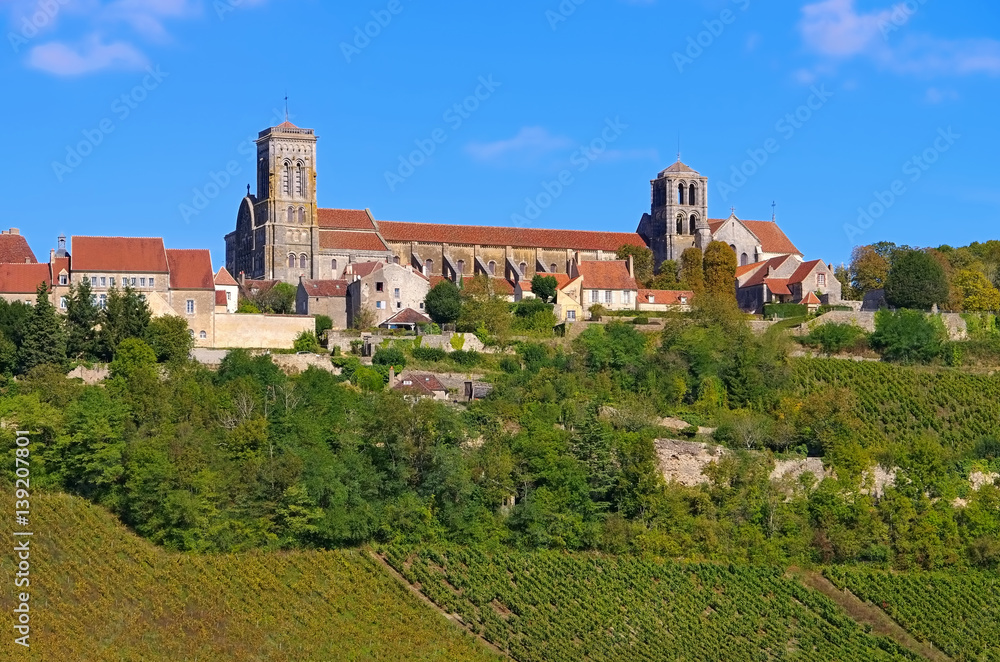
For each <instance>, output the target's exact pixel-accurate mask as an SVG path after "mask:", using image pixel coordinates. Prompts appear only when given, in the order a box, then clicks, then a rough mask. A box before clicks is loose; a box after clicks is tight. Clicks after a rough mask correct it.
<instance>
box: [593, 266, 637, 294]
mask: <svg viewBox="0 0 1000 662" xmlns="http://www.w3.org/2000/svg"><path fill="white" fill-rule="evenodd" d="M578 268H579V270H580V275H581V276H583V287H584V289H587V290H638V289H639V286H638V285H637V284H636V282H635V278H632V276H630V275H629V273H628V262H626V261H624V260H584V261H582V262H580V265H579V267H578Z"/></svg>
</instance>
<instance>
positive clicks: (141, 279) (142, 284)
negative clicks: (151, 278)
mask: <svg viewBox="0 0 1000 662" xmlns="http://www.w3.org/2000/svg"><path fill="white" fill-rule="evenodd" d="M139 287H146V279H145V278H140V279H139Z"/></svg>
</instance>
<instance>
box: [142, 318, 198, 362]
mask: <svg viewBox="0 0 1000 662" xmlns="http://www.w3.org/2000/svg"><path fill="white" fill-rule="evenodd" d="M145 340H146V344H148V345H149V346H150V347H151V348H152V350H153V352H154V353H155V354H156V359H157V360H158V361H160V362H162V363H172V364H176V363H183V362H184V361H186V360H187V358H188V356H189V355H190V354H191V349H192V348H193V347H194V338H193V337H192V336H191V330H190V329H189V328H188V324H187V322H186V321H185V320H184V319H183V318H180V317H178V316H176V315H165V316H163V317H157V318H155V319H152V320H150V322H149V326H147V327H146V334H145Z"/></svg>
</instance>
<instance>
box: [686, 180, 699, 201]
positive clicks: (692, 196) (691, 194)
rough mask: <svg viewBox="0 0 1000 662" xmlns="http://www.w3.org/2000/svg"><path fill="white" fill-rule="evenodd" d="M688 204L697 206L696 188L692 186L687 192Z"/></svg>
mask: <svg viewBox="0 0 1000 662" xmlns="http://www.w3.org/2000/svg"><path fill="white" fill-rule="evenodd" d="M688 204H689V205H696V204H698V187H696V186H695V185H694V184H692V185H691V189H690V190H689V191H688Z"/></svg>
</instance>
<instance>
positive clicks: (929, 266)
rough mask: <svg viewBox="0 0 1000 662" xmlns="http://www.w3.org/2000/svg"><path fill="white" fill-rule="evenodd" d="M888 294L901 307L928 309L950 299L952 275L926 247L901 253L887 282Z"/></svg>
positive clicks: (894, 304)
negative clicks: (949, 287) (949, 278)
mask: <svg viewBox="0 0 1000 662" xmlns="http://www.w3.org/2000/svg"><path fill="white" fill-rule="evenodd" d="M885 298H886V301H888V302H889V304H890V305H892V306H896V307H898V308H913V309H915V310H928V309H930V308H931V306H934V305H935V304H943V303H945V302H946V301H947V300H948V279H947V276H946V275H945V272H944V268H943V267H942V266H941V264H940V263H939V262H938V261H937V260H935V259H934V258H932V257H931V256H930V255H928V254H927V253H925V252H923V251H917V250H908V251H905V252H901V253H897V254H896V257H895V259H894V260H893V263H892V269H891V270H890V271H889V277H888V278H887V279H886V283H885Z"/></svg>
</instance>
